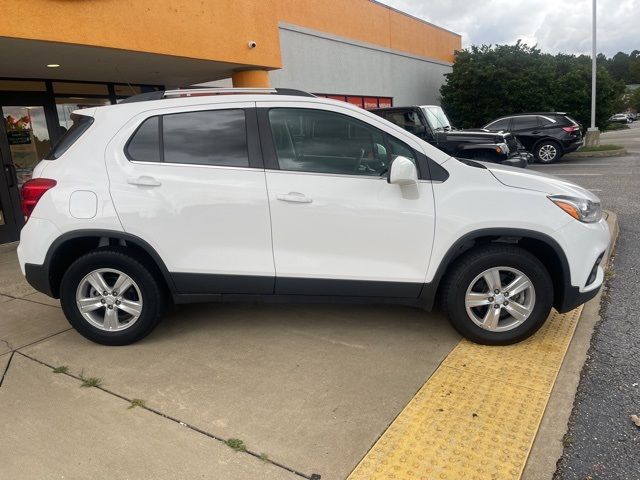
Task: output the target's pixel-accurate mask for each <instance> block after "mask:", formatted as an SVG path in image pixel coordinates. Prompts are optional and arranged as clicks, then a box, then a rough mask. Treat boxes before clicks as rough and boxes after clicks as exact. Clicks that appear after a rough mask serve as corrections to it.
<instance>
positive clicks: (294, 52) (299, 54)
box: [269, 24, 451, 106]
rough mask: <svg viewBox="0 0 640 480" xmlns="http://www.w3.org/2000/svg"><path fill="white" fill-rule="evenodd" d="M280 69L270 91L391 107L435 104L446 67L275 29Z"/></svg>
mask: <svg viewBox="0 0 640 480" xmlns="http://www.w3.org/2000/svg"><path fill="white" fill-rule="evenodd" d="M280 46H281V52H282V61H283V68H282V69H280V70H274V71H271V72H270V73H269V76H270V79H271V85H272V86H273V87H282V88H297V89H300V90H306V91H309V92H314V93H335V94H345V95H371V96H380V97H383V96H384V97H393V104H394V105H396V106H400V105H416V104H433V103H435V104H440V101H439V98H440V93H439V90H440V86H441V85H442V84H443V83H444V81H445V77H444V74H445V73H449V72H451V66H450V64H445V63H443V62H439V61H436V60H429V59H426V58H421V57H416V56H412V55H409V54H404V53H400V52H395V51H391V50H388V49H384V48H382V47H377V46H372V45H370V44H364V43H359V42H354V41H351V40H346V39H343V38H339V37H336V36H332V35H329V34H325V33H320V32H316V31H313V30H309V29H306V28H302V27H298V26H293V25H288V24H281V25H280Z"/></svg>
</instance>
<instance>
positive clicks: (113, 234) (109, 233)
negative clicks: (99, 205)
mask: <svg viewBox="0 0 640 480" xmlns="http://www.w3.org/2000/svg"><path fill="white" fill-rule="evenodd" d="M92 237H96V238H114V239H116V240H124V241H125V242H126V243H131V244H133V245H135V246H136V247H138V248H140V249H142V250H144V251H145V252H146V253H147V254H148V255H149V256H150V257H151V259H152V260H153V261H154V263H155V264H156V266H157V267H158V270H159V271H160V273H161V274H162V277H163V279H164V281H165V282H166V284H167V287H168V288H169V290H170V291H171V293H172V294H173V293H175V291H176V290H175V285H174V283H173V278H172V277H171V274H170V273H169V270H168V269H167V266H166V265H165V263H164V261H163V260H162V258H161V257H160V255H159V254H158V252H156V250H155V249H154V248H153V247H152V246H151V245H149V243H148V242H146V241H145V240H143V239H141V238H140V237H137V236H136V235H132V234H130V233H127V232H121V231H117V230H102V229H86V230H73V231H70V232H66V233H63V234H62V235H60V236H59V237H58V238H56V239H55V240H54V241H53V243H52V244H51V245H50V246H49V249H48V250H47V254H46V255H45V259H44V263H43V264H42V273H43V276H44V277H45V278H46V282H47V283H48V285H47V290H48V294H49V295H51V294H52V293H54V292H53V290H54V289H53V288H52V286H51V280H52V279H51V277H50V270H51V262H52V261H53V259H54V257H55V255H56V253H57V252H58V250H59V249H60V247H61V246H62V245H64V244H65V243H66V242H68V241H69V240H73V239H77V238H92ZM40 291H42V290H40ZM45 293H47V292H45Z"/></svg>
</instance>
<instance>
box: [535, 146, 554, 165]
mask: <svg viewBox="0 0 640 480" xmlns="http://www.w3.org/2000/svg"><path fill="white" fill-rule="evenodd" d="M557 155H558V149H557V148H556V147H554V146H553V145H551V144H548V143H547V144H545V145H542V146H541V147H540V149H539V150H538V157H539V158H540V160H541V161H543V162H545V163H546V162H552V161H553V160H554V159H555V158H556V156H557Z"/></svg>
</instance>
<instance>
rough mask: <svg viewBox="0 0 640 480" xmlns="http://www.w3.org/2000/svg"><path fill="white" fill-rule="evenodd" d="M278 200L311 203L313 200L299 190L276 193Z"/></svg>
mask: <svg viewBox="0 0 640 480" xmlns="http://www.w3.org/2000/svg"><path fill="white" fill-rule="evenodd" d="M276 198H277V199H278V200H282V201H283V202H292V203H311V202H313V200H312V199H311V198H309V197H307V196H306V195H305V194H304V193H299V192H289V193H280V194H278V195H276Z"/></svg>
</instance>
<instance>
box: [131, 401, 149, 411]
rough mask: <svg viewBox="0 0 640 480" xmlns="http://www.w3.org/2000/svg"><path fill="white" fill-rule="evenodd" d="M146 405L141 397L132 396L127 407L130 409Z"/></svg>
mask: <svg viewBox="0 0 640 480" xmlns="http://www.w3.org/2000/svg"><path fill="white" fill-rule="evenodd" d="M146 406H147V405H146V404H145V403H144V400H142V399H141V398H134V399H133V400H131V405H129V406H128V407H127V408H128V409H129V410H131V409H132V408H136V407H146Z"/></svg>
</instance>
